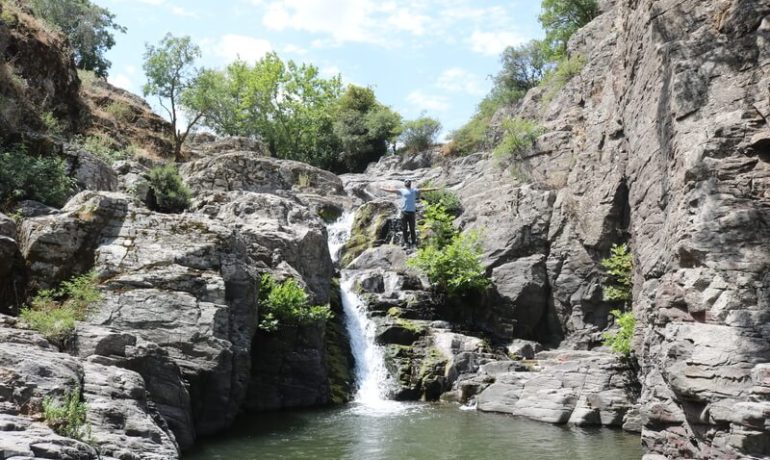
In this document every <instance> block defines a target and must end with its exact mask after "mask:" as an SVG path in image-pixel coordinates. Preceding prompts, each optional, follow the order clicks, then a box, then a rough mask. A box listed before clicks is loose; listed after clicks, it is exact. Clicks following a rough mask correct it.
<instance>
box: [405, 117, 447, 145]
mask: <svg viewBox="0 0 770 460" xmlns="http://www.w3.org/2000/svg"><path fill="white" fill-rule="evenodd" d="M440 131H441V122H439V121H438V120H436V119H433V118H430V117H426V116H422V117H420V118H418V119H416V120H410V121H407V122H405V123H404V125H403V130H402V131H401V135H400V136H399V140H400V141H401V142H403V144H404V147H405V148H406V150H407V151H409V152H412V153H414V152H420V151H422V150H426V149H428V148H429V147H430V146H432V145H433V144H434V143H435V142H436V138H437V137H438V134H439V132H440Z"/></svg>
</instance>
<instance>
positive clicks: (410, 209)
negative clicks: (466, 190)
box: [380, 179, 436, 246]
mask: <svg viewBox="0 0 770 460" xmlns="http://www.w3.org/2000/svg"><path fill="white" fill-rule="evenodd" d="M380 189H381V190H382V191H384V192H390V193H398V194H399V195H401V198H402V201H401V228H402V231H403V232H404V244H406V245H407V246H417V230H416V229H415V226H416V222H417V218H416V214H417V199H418V198H419V195H420V192H432V191H434V190H436V189H435V188H423V189H419V188H417V187H415V188H412V181H411V180H409V179H406V180H405V181H404V188H389V187H381V188H380ZM410 236H411V241H410V240H409V237H410Z"/></svg>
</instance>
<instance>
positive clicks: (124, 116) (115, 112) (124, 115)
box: [104, 101, 134, 122]
mask: <svg viewBox="0 0 770 460" xmlns="http://www.w3.org/2000/svg"><path fill="white" fill-rule="evenodd" d="M104 111H105V112H107V113H108V114H110V115H111V116H112V118H113V119H115V120H116V121H122V122H130V121H132V120H133V119H134V113H133V112H132V111H131V107H129V106H128V104H126V103H125V102H121V101H113V102H110V103H109V104H108V105H107V106H106V107H105V108H104Z"/></svg>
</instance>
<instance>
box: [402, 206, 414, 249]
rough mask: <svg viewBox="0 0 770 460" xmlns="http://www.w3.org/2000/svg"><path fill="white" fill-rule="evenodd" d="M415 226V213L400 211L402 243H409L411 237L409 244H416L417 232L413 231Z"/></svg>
mask: <svg viewBox="0 0 770 460" xmlns="http://www.w3.org/2000/svg"><path fill="white" fill-rule="evenodd" d="M414 226H415V213H414V211H402V212H401V228H402V230H403V231H404V243H406V244H410V243H409V235H411V236H412V242H411V244H417V232H416V231H415V229H414Z"/></svg>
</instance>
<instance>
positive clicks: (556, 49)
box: [450, 0, 599, 155]
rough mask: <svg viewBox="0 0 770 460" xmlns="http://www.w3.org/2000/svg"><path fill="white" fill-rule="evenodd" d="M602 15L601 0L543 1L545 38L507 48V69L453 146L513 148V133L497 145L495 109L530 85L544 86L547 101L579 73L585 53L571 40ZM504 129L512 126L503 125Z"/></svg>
mask: <svg viewBox="0 0 770 460" xmlns="http://www.w3.org/2000/svg"><path fill="white" fill-rule="evenodd" d="M598 14H599V9H598V6H597V3H596V0H577V1H569V0H543V4H542V14H541V15H540V17H539V20H540V23H541V25H542V26H543V29H544V30H545V33H546V38H545V39H544V40H542V41H541V40H533V41H530V42H529V43H526V44H524V45H519V46H510V47H508V48H506V49H505V51H503V53H502V54H501V56H500V62H501V64H502V69H501V70H500V71H499V72H498V73H497V75H495V76H494V78H493V82H494V84H493V87H492V90H491V91H490V92H489V94H488V95H487V96H486V97H485V98H484V99H483V100H482V101H481V102H480V103H479V105H478V106H477V108H476V112H475V113H474V114H473V116H472V117H471V119H470V120H469V121H468V122H467V123H466V124H465V125H463V126H462V127H460V128H459V129H457V130H455V131H454V132H453V133H452V134H451V138H452V144H453V145H452V148H451V149H450V150H451V151H453V152H456V153H458V154H461V155H462V154H470V153H473V152H476V151H479V150H485V149H491V148H495V149H496V150H498V151H502V150H505V151H510V149H508V148H507V144H508V143H509V141H510V138H508V139H506V138H505V137H504V138H503V140H502V142H500V143H497V144H496V143H495V141H496V140H495V139H494V137H493V136H491V135H490V134H491V128H492V126H491V124H492V120H493V117H494V115H495V113H496V112H497V111H498V109H500V108H503V107H506V106H510V105H512V104H515V103H517V102H519V101H520V100H521V99H522V98H523V97H524V95H525V94H526V93H527V91H528V90H530V89H532V88H535V87H537V86H543V87H544V88H545V89H544V91H545V94H544V96H543V100H544V101H546V102H548V101H549V100H550V99H552V98H553V96H554V95H555V94H556V92H558V91H559V90H561V89H562V88H563V87H564V85H565V84H566V82H567V81H569V80H570V79H571V78H572V77H573V76H575V75H577V74H578V73H579V72H580V70H581V69H582V66H583V64H584V63H585V60H584V59H583V58H582V57H581V56H569V55H568V54H567V42H568V41H569V39H570V37H571V36H572V35H573V34H574V33H575V32H576V31H577V30H578V29H580V28H581V27H582V26H584V25H586V24H588V23H589V22H590V21H591V20H592V19H593V18H595V17H596V16H597V15H598ZM505 123H506V122H505V121H504V122H503V124H505ZM503 130H508V128H506V127H505V126H503Z"/></svg>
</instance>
